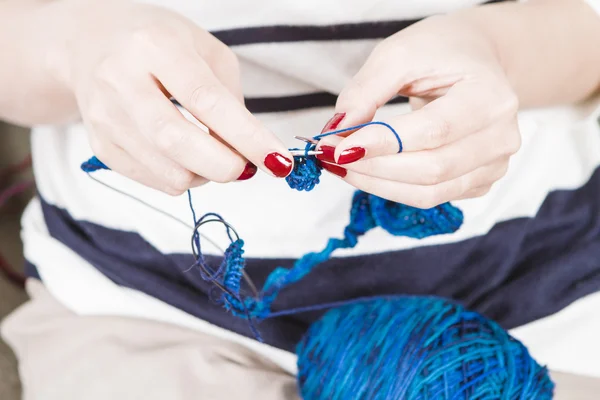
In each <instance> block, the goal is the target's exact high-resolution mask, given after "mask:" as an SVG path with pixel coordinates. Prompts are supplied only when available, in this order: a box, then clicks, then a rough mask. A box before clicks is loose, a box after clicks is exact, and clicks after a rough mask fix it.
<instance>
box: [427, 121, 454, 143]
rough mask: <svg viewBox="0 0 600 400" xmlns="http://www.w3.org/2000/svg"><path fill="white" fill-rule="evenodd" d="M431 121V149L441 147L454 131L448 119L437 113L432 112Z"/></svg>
mask: <svg viewBox="0 0 600 400" xmlns="http://www.w3.org/2000/svg"><path fill="white" fill-rule="evenodd" d="M429 122H430V124H431V128H430V130H429V138H428V139H429V140H428V142H429V143H428V144H427V146H428V148H430V149H431V148H437V147H440V146H442V145H443V144H445V143H446V142H447V141H448V138H449V137H450V135H451V133H452V126H451V125H450V122H449V121H448V120H446V119H445V118H442V117H441V116H439V115H437V114H430V116H429Z"/></svg>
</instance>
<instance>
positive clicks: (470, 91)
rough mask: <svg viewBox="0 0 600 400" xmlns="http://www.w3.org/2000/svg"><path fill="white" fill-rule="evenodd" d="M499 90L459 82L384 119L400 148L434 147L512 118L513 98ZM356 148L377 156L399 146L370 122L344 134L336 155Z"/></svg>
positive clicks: (385, 132)
mask: <svg viewBox="0 0 600 400" xmlns="http://www.w3.org/2000/svg"><path fill="white" fill-rule="evenodd" d="M502 90H504V89H498V90H496V91H494V90H491V89H489V90H486V89H485V88H484V87H482V85H481V84H477V82H475V81H473V82H466V81H465V82H460V83H458V84H456V85H455V86H453V87H452V88H451V89H450V90H448V92H447V94H446V95H445V96H442V97H440V98H438V99H436V100H434V101H432V102H430V103H429V104H427V105H425V106H423V107H422V108H420V109H419V110H416V111H413V112H411V113H408V114H404V115H400V116H397V117H395V118H391V119H390V120H387V121H385V122H387V123H388V124H389V125H391V126H392V127H393V128H394V129H395V130H396V132H397V133H398V134H399V136H400V138H401V140H402V150H403V151H419V150H427V149H434V148H437V147H441V146H443V145H446V144H449V143H452V142H455V141H457V140H460V139H462V138H464V137H465V136H467V135H469V134H472V133H474V132H477V131H479V130H482V129H484V128H486V127H487V126H489V125H491V124H495V123H505V122H509V121H514V119H515V115H516V111H517V108H518V105H517V101H516V98H515V97H514V96H513V95H512V94H510V93H508V92H506V93H503V94H500V93H498V91H502ZM356 148H362V149H365V155H364V157H377V156H381V155H388V154H394V153H397V152H398V151H399V149H400V146H399V143H398V140H397V138H396V136H395V135H394V133H393V132H392V131H391V130H390V129H388V128H386V127H385V126H382V125H370V126H367V127H365V128H362V129H360V130H358V131H357V132H356V133H354V134H352V135H350V136H348V137H347V138H345V139H344V141H343V142H341V143H340V144H339V145H338V147H337V148H336V159H338V158H339V156H340V155H341V154H343V153H344V152H348V151H350V149H356ZM344 154H345V153H344Z"/></svg>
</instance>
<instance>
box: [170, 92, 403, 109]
mask: <svg viewBox="0 0 600 400" xmlns="http://www.w3.org/2000/svg"><path fill="white" fill-rule="evenodd" d="M336 100H337V95H335V94H332V93H327V92H317V93H309V94H299V95H293V96H278V97H247V98H246V99H245V100H244V101H245V105H246V108H247V109H248V110H249V111H250V112H251V113H254V114H259V113H270V112H285V111H297V110H307V109H310V108H322V107H333V106H335V102H336ZM172 101H173V103H174V104H175V105H177V106H181V104H180V103H179V102H178V101H177V100H172ZM406 102H408V98H406V97H395V98H393V99H392V100H390V101H389V102H388V103H387V104H399V103H406Z"/></svg>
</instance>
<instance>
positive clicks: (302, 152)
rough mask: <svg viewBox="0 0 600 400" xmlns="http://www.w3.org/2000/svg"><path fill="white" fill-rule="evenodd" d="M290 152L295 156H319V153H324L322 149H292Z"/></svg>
mask: <svg viewBox="0 0 600 400" xmlns="http://www.w3.org/2000/svg"><path fill="white" fill-rule="evenodd" d="M290 154H291V155H292V156H294V157H302V156H318V155H319V154H323V152H322V151H321V150H309V151H308V152H306V151H305V150H290Z"/></svg>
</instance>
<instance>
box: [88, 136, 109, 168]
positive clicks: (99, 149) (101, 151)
mask: <svg viewBox="0 0 600 400" xmlns="http://www.w3.org/2000/svg"><path fill="white" fill-rule="evenodd" d="M89 142H90V147H91V148H92V151H93V152H94V155H95V156H96V157H98V159H99V160H102V161H103V162H104V161H106V160H107V159H108V158H109V157H110V151H109V147H110V146H108V145H107V143H106V142H105V141H104V140H101V139H100V138H99V137H98V136H96V135H90V137H89Z"/></svg>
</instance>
